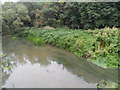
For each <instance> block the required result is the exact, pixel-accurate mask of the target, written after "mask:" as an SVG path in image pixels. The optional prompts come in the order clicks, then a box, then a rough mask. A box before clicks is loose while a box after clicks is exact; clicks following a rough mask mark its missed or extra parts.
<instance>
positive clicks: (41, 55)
mask: <svg viewBox="0 0 120 90" xmlns="http://www.w3.org/2000/svg"><path fill="white" fill-rule="evenodd" d="M3 51H4V53H6V54H7V57H5V58H3V60H10V61H12V62H16V65H13V67H11V68H12V72H11V73H10V74H9V75H7V76H6V75H5V74H3V77H4V78H3V83H4V85H3V86H4V87H8V88H10V87H15V88H24V87H29V88H30V87H32V88H34V87H36V88H37V87H38V88H40V87H42V88H44V87H46V88H47V87H49V88H50V87H51V88H52V87H54V88H55V87H56V88H59V87H62V88H66V87H69V88H74V87H75V88H84V87H86V88H87V87H88V88H95V87H96V83H98V82H99V81H100V80H103V79H104V80H111V81H114V82H117V80H118V70H116V69H103V68H100V67H98V66H96V65H94V64H92V63H90V62H87V61H86V60H84V59H82V58H78V57H77V56H75V55H73V54H72V53H70V52H68V51H66V50H63V49H59V48H56V47H53V46H50V45H46V46H42V47H40V46H35V45H33V44H31V43H29V42H26V41H25V40H22V39H18V40H12V39H11V38H9V37H3ZM3 73H4V72H3ZM5 76H6V77H5ZM78 76H79V77H78Z"/></svg>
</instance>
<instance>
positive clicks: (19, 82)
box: [4, 61, 95, 88]
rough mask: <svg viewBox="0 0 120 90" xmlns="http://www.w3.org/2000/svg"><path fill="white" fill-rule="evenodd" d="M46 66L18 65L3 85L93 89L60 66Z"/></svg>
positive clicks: (90, 85) (54, 64)
mask: <svg viewBox="0 0 120 90" xmlns="http://www.w3.org/2000/svg"><path fill="white" fill-rule="evenodd" d="M49 63H50V64H49V65H48V66H43V65H41V64H39V63H36V64H32V63H30V62H27V63H26V64H23V65H18V67H17V68H15V69H14V71H13V73H11V75H10V77H9V78H8V80H7V81H6V83H5V85H4V86H5V87H11V88H27V87H29V88H62V87H64V88H83V87H86V88H87V87H89V88H94V87H95V84H89V83H87V82H85V81H84V79H81V78H78V77H76V75H73V74H71V73H70V72H68V70H66V68H64V67H63V65H62V64H57V62H53V61H50V62H49Z"/></svg>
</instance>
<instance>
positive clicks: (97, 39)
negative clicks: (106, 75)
mask: <svg viewBox="0 0 120 90" xmlns="http://www.w3.org/2000/svg"><path fill="white" fill-rule="evenodd" d="M118 35H119V32H118V29H117V28H112V29H110V28H105V29H100V30H70V29H68V28H59V29H58V28H57V29H52V30H47V29H35V28H24V30H23V32H21V33H20V34H19V36H21V37H25V38H27V39H28V40H30V41H32V42H33V43H34V44H36V45H37V44H39V45H40V44H43V43H44V42H45V43H46V44H51V45H53V46H57V47H59V48H64V49H66V50H69V51H70V52H72V53H74V54H75V55H77V56H79V57H84V58H86V59H87V60H88V61H90V62H92V63H94V64H96V65H98V66H100V67H103V68H119V67H118V65H120V64H119V57H118V53H119V52H120V51H119V43H118Z"/></svg>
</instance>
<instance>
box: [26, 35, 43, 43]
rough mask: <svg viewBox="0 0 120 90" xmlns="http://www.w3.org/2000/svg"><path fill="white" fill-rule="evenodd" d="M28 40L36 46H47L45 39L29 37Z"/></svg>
mask: <svg viewBox="0 0 120 90" xmlns="http://www.w3.org/2000/svg"><path fill="white" fill-rule="evenodd" d="M26 40H29V41H31V42H32V43H33V44H35V45H44V44H45V42H44V38H43V37H33V36H27V37H26Z"/></svg>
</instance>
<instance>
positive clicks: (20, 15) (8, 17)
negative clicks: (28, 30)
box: [2, 2, 30, 33]
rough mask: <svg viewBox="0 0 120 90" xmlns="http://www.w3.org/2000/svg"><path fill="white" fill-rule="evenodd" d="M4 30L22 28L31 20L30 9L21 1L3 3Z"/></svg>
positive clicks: (10, 30)
mask: <svg viewBox="0 0 120 90" xmlns="http://www.w3.org/2000/svg"><path fill="white" fill-rule="evenodd" d="M2 10H3V12H2V17H3V24H2V25H3V26H2V27H3V32H8V33H10V32H11V33H12V32H15V31H18V30H21V27H23V26H26V24H27V22H30V17H29V15H28V10H27V8H26V6H25V5H23V4H20V3H8V2H7V3H5V4H3V5H2Z"/></svg>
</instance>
